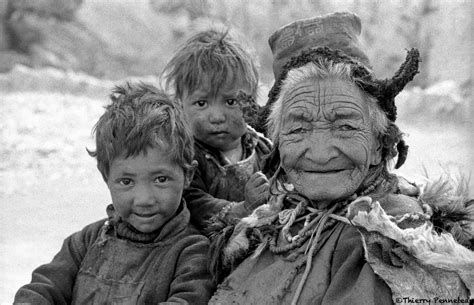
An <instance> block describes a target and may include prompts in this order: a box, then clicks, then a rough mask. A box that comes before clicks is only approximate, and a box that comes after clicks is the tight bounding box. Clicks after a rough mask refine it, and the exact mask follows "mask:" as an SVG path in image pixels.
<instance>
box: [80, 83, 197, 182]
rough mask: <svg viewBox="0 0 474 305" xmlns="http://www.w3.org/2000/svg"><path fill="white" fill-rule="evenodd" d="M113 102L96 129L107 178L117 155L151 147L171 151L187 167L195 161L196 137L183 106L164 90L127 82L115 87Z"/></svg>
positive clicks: (134, 153)
mask: <svg viewBox="0 0 474 305" xmlns="http://www.w3.org/2000/svg"><path fill="white" fill-rule="evenodd" d="M110 98H111V101H112V102H111V103H110V104H109V105H107V106H105V113H104V114H103V115H102V116H101V117H100V118H99V121H98V122H97V124H96V125H95V127H94V129H93V132H94V133H95V138H96V150H95V151H89V150H88V152H89V154H90V155H91V156H92V157H96V158H97V167H98V169H99V171H100V172H101V174H102V176H103V177H104V179H105V180H107V177H108V174H109V170H110V164H111V163H112V161H113V160H114V159H115V158H117V157H124V158H128V157H131V156H137V155H138V154H140V153H143V152H146V150H147V149H148V148H153V147H161V148H166V149H167V150H169V152H170V154H171V156H172V158H173V159H174V160H175V161H176V162H177V163H178V164H179V165H180V166H181V167H183V169H187V168H188V167H190V166H191V162H192V161H193V157H194V151H193V139H192V136H191V133H190V129H189V127H188V125H187V123H186V121H185V119H184V115H183V113H182V110H181V109H180V106H178V105H177V104H174V103H173V102H172V101H171V100H170V99H169V98H168V97H167V96H166V95H165V94H164V93H163V92H162V91H161V90H159V89H157V88H155V87H153V86H151V85H148V84H145V83H138V84H132V83H126V84H125V85H123V86H117V87H115V89H114V90H113V92H112V94H111V96H110Z"/></svg>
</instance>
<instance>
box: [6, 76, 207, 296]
mask: <svg viewBox="0 0 474 305" xmlns="http://www.w3.org/2000/svg"><path fill="white" fill-rule="evenodd" d="M111 99H112V103H111V104H110V105H108V106H107V107H106V111H105V113H104V114H103V115H102V116H101V118H100V119H99V121H98V123H97V124H96V126H95V135H96V151H94V152H89V154H90V155H91V156H93V157H96V158H97V167H98V169H99V171H100V172H101V174H102V176H103V178H104V180H105V183H106V184H107V187H108V188H109V191H110V194H111V197H112V204H111V205H109V206H108V207H107V215H108V219H105V220H100V221H98V222H95V223H92V224H90V225H88V226H86V227H85V228H84V229H83V230H82V231H80V232H77V233H74V234H72V235H71V236H69V237H68V238H67V239H66V240H65V241H64V244H63V247H62V249H61V250H60V251H59V253H58V254H57V255H56V256H55V257H54V259H53V260H52V262H51V263H49V264H45V265H42V266H40V267H39V268H37V269H36V270H35V271H33V276H32V282H31V283H30V284H27V285H25V286H23V287H22V288H20V290H19V291H18V292H17V294H16V296H15V303H31V304H70V303H74V304H105V303H107V304H109V303H110V304H112V303H113V304H116V303H117V304H118V303H120V304H152V303H153V304H156V303H160V302H173V303H180V304H188V303H190V304H206V303H207V301H208V300H209V298H210V294H211V292H212V290H213V287H212V284H211V281H210V275H209V273H208V271H207V263H208V262H207V258H206V251H207V248H208V247H209V242H208V240H207V238H205V237H204V236H202V235H200V234H199V233H198V232H197V230H195V229H193V228H192V227H190V226H189V217H190V215H189V211H188V209H187V207H186V204H185V202H184V200H183V199H182V198H181V196H182V192H183V189H184V188H185V187H186V186H188V185H189V183H190V181H191V179H192V174H193V168H194V166H195V165H196V164H195V161H193V139H192V136H191V133H190V131H189V127H188V126H187V123H186V122H185V120H184V118H183V114H182V112H181V111H180V109H178V108H177V107H175V106H174V105H173V103H172V102H171V101H170V100H169V99H168V97H166V96H165V95H164V94H163V93H162V92H161V91H159V90H157V89H156V88H154V87H152V86H149V85H145V84H136V85H134V84H126V85H125V86H123V87H116V88H115V90H114V92H113V94H112V95H111Z"/></svg>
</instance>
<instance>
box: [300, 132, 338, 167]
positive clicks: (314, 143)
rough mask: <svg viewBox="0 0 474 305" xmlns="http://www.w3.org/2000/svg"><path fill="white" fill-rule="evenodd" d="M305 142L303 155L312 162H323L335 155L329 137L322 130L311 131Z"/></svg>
mask: <svg viewBox="0 0 474 305" xmlns="http://www.w3.org/2000/svg"><path fill="white" fill-rule="evenodd" d="M306 144H307V147H306V151H305V157H306V158H307V159H309V160H311V161H313V162H316V163H319V164H325V163H327V162H329V161H330V160H331V159H332V158H334V157H335V156H337V149H336V148H335V147H334V145H333V141H332V140H331V137H329V136H328V135H327V134H326V133H324V132H313V133H312V135H311V136H310V137H308V138H307V141H306Z"/></svg>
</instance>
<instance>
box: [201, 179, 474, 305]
mask: <svg viewBox="0 0 474 305" xmlns="http://www.w3.org/2000/svg"><path fill="white" fill-rule="evenodd" d="M450 185H451V184H450V183H447V182H443V181H441V182H439V181H438V182H437V183H433V184H431V185H426V186H424V187H420V192H419V193H417V195H412V196H407V195H403V194H400V191H401V190H400V188H397V189H396V191H395V192H392V193H390V194H378V195H376V196H372V197H371V196H370V195H369V196H362V197H359V198H357V199H356V200H354V201H353V202H352V203H351V204H350V205H349V207H348V212H347V215H346V218H345V219H346V221H338V222H336V223H335V225H333V226H331V227H329V228H328V229H327V230H325V231H323V232H322V234H321V236H320V238H319V242H318V244H317V248H316V250H315V252H314V253H315V254H314V257H313V259H312V263H311V268H310V269H309V270H310V272H309V274H308V277H307V278H306V279H305V281H304V286H303V289H302V290H301V294H300V295H299V298H298V302H297V304H392V303H396V302H399V300H400V298H418V299H420V298H425V299H430V300H435V299H438V300H439V299H443V300H452V302H453V303H456V300H458V299H459V300H464V301H465V300H469V298H472V297H473V295H472V293H473V292H474V252H473V251H472V248H471V247H472V241H473V240H474V234H473V231H472V221H473V220H474V210H473V209H472V207H473V205H472V201H470V200H468V198H467V195H466V192H467V188H465V189H463V188H459V187H456V186H452V185H451V186H450ZM402 191H403V190H402ZM265 208H267V207H264V206H262V207H260V208H257V210H258V209H260V212H261V210H262V209H265ZM257 210H256V211H254V213H253V214H252V215H250V216H249V217H248V219H252V217H254V216H255V212H257ZM440 214H443V215H444V217H445V219H446V221H445V222H444V224H445V225H448V223H449V225H448V226H445V227H444V228H438V229H441V230H442V231H444V233H441V234H439V233H437V232H435V229H434V228H433V221H434V220H435V218H437V217H438V216H439V215H440ZM453 215H456V217H452V216H453ZM450 216H451V217H450ZM449 218H450V219H451V220H448V219H449ZM456 218H457V219H456ZM246 221H247V220H246V219H242V221H241V223H240V224H237V226H236V227H239V225H242V223H245V222H246ZM253 226H254V227H257V226H258V225H255V224H253ZM298 226H300V227H298ZM448 227H451V230H448ZM299 228H301V223H299V224H295V226H293V227H292V228H291V230H292V232H293V233H292V235H294V234H296V232H298V231H299ZM452 228H457V229H456V230H457V231H456V230H454V229H452ZM248 230H250V228H248V229H247V230H245V231H246V232H248ZM278 236H279V237H278V245H281V246H282V247H284V246H285V245H287V244H288V241H286V239H285V238H283V236H282V234H279V235H278ZM453 236H454V237H456V239H455V238H454V237H453ZM309 242H310V240H308V241H306V242H305V243H303V244H302V245H301V246H300V247H299V248H296V249H294V250H291V251H289V252H287V253H283V254H275V253H273V252H271V251H270V250H269V249H268V248H266V249H265V250H263V252H261V254H259V255H258V256H256V257H255V256H249V257H247V258H245V259H244V260H243V262H242V263H240V264H239V265H238V266H237V267H235V268H234V269H233V271H232V272H231V273H230V275H229V276H227V278H225V280H224V281H223V282H222V284H221V285H220V286H219V287H218V290H217V292H216V293H215V294H214V296H213V297H212V299H211V301H210V304H282V305H283V304H291V302H292V300H294V296H295V294H296V291H297V289H298V286H299V284H300V282H301V279H302V277H303V274H304V271H305V268H306V266H307V262H308V260H307V258H308V255H307V252H308V243H309ZM460 243H462V244H463V245H464V246H463V245H461V244H460ZM229 244H231V243H230V242H229V243H228V245H229ZM237 244H240V245H243V244H245V243H243V242H242V241H239V242H238V243H237ZM247 246H248V243H247ZM469 248H471V249H469ZM225 250H228V248H227V249H225ZM225 250H224V251H223V252H224V253H225V252H226V251H225ZM233 253H238V251H237V250H234V252H233ZM227 255H229V254H228V253H227ZM444 303H447V304H449V302H447V301H445V302H444ZM458 303H459V301H458Z"/></svg>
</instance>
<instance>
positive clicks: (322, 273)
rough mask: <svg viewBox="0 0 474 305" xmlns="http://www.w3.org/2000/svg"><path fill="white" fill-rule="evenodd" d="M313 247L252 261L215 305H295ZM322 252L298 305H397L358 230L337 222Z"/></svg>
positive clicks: (237, 272) (222, 289) (231, 277)
mask: <svg viewBox="0 0 474 305" xmlns="http://www.w3.org/2000/svg"><path fill="white" fill-rule="evenodd" d="M308 242H309V241H307V242H306V243H304V244H303V245H302V246H301V247H300V248H298V249H296V250H294V251H291V252H289V253H288V254H284V255H274V254H272V253H271V252H270V251H269V250H266V251H265V252H264V253H262V254H261V255H260V256H259V257H258V258H256V259H252V258H247V259H246V260H245V261H244V262H243V263H242V264H241V265H239V266H238V267H237V268H236V269H235V270H234V271H233V272H232V273H231V274H230V275H229V276H228V277H227V278H226V279H225V280H224V282H223V283H222V284H221V285H220V286H219V289H218V291H217V293H216V294H215V295H214V296H213V297H212V299H211V301H210V304H272V305H273V304H275V305H276V304H290V303H291V300H292V298H293V297H294V294H295V291H296V288H297V286H298V284H299V282H300V280H301V277H302V275H303V272H304V269H305V263H306V255H305V254H304V252H305V250H306V247H307V244H308ZM278 243H279V244H280V243H281V244H283V245H284V244H286V241H285V240H283V239H282V238H280V239H279V241H278ZM318 249H319V250H318V251H317V253H316V255H315V256H314V259H313V264H312V268H311V272H310V274H309V277H308V279H307V280H306V283H305V286H304V289H303V291H302V294H301V296H300V298H299V301H298V304H392V301H391V293H390V288H389V287H388V286H387V285H386V284H385V283H384V281H383V280H382V279H381V278H379V277H378V276H377V275H376V274H374V272H373V270H372V268H371V267H370V265H369V264H368V263H367V262H366V261H365V258H364V249H363V247H362V242H361V239H360V235H359V233H358V232H357V230H356V229H355V228H353V227H351V226H348V225H346V224H343V223H337V224H336V225H335V226H334V227H333V228H331V229H330V230H328V231H326V232H324V233H323V234H322V235H321V238H320V242H319V246H318Z"/></svg>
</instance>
